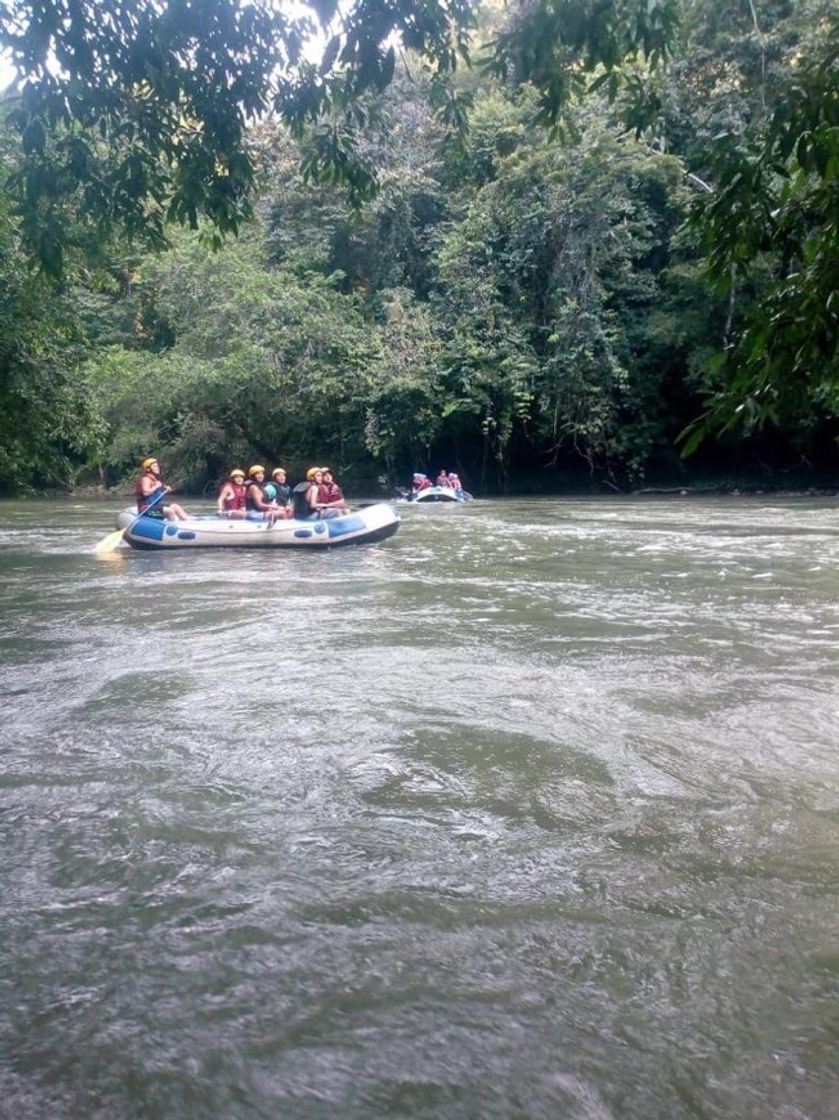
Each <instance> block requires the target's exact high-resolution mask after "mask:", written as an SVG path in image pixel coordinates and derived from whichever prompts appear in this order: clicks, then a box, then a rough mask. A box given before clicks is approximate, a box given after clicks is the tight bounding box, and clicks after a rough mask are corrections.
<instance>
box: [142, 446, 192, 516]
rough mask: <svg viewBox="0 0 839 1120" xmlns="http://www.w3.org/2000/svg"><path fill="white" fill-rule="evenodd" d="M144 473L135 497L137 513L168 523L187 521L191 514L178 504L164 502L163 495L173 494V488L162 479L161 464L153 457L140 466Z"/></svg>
mask: <svg viewBox="0 0 839 1120" xmlns="http://www.w3.org/2000/svg"><path fill="white" fill-rule="evenodd" d="M140 466H141V467H142V470H143V473H142V474H141V475H140V477H139V478H138V479H137V485H136V486H135V487H134V495H135V497H136V499H137V512H138V513H143V514H145V515H146V517H157V518H164V517H165V518H166V520H167V521H186V520H187V518H188V517H189V514H188V513H187V512H186V510H185V509H184V508H183V507H182V506H179V505H178V503H177V502H164V501H163V497H162V495H164V494H171V493H172V487H171V486H168V485H167V484H166V483H165V482H164V481H163V479H162V478H161V477H160V463H158V461H157V459H155V458H154V457H153V456H151V455H150V456H149V457H148V459H144V460H143V461H142V463H141V464H140Z"/></svg>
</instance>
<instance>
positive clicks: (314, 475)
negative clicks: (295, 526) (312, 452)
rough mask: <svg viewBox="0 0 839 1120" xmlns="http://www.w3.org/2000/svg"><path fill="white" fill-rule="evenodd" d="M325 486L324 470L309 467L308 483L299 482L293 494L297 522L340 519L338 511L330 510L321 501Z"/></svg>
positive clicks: (307, 473)
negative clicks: (321, 493)
mask: <svg viewBox="0 0 839 1120" xmlns="http://www.w3.org/2000/svg"><path fill="white" fill-rule="evenodd" d="M322 485H323V469H322V468H321V467H309V469H308V470H307V471H306V481H305V482H298V483H297V485H296V486H295V487H294V489H293V490H292V492H291V498H292V501H293V502H294V516H295V518H296V520H297V521H315V520H316V519H317V518H327V517H339V516H340V514H339V513H338V510H337V509H329V508H328V507H327V506H325V505H324V504H323V502H321V501H320V500H319V498H320V488H321V486H322Z"/></svg>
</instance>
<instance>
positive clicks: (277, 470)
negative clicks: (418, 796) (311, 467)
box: [271, 467, 286, 478]
mask: <svg viewBox="0 0 839 1120" xmlns="http://www.w3.org/2000/svg"><path fill="white" fill-rule="evenodd" d="M285 473H286V469H285V467H274V469H273V470H272V471H271V477H272V478H276V477H277V475H278V474H285Z"/></svg>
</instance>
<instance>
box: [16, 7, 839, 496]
mask: <svg viewBox="0 0 839 1120" xmlns="http://www.w3.org/2000/svg"><path fill="white" fill-rule="evenodd" d="M57 6H58V5H56V7H57ZM216 7H218V10H219V11H221V10H222V9H223V10H236V11H239V14H240V16H241V9H240V8H239V6H238V5H237V4H233V3H232V2H231V0H228V2H227V3H225V4H221V3H219V5H218V6H217V5H215V4H212V5H210V8H211V9H212V10H213V11H216ZM438 7H439V10H440V11H442V12H443V14H444V15H445V17H446V19H448V20H451V21H453V24H454V25H456V26H458V27H459V28H460V29H461V31H460V34H461V36H462V38H461V39H460V40H457V39H456V38H455V39H452V38H451V35H450V34H447V36H445V37H443V38H441V39H439V40H438V39H435V38H434V34H436V32H434V33H432V29H429V30H428V33H427V35H426V37H425V38H423V37H422V36H420V37H419V38H417V37H416V36H415V37H414V40H413V41H411V42H409V46H411V45H412V46H413V48H414V49H413V51H412V50H409V49H406V50H404V51H398V52H396V51H394V50H393V49H392V43H391V41H390V40H387V39H382V40H381V44H380V45H379V40H378V39H376V40H375V42H376V51H377V53H375V55H371V54H369V51H368V54H367V55H365V54H364V50H365V49H366V48H364V47H363V44H364V43H365V42H367V40H366V39H365V37H364V34H362V30H363V29H362V30H359V31H358V34H357V36H356V39H355V40H353V39H352V36H351V35H349V34H346V35H345V38H344V39H342V40H340V41H338V43H337V45H333V43H335V40H327V41H326V45H325V47H324V48H323V50H324V52H325V54H326V56H327V57H326V58H324V59H323V61H322V62H321V64H320V65H319V66H318V65H315V64H313V63H311V62H308V61H306V58H305V57H304V58H303V61H302V62H300V64H299V67H298V70H297V71H296V72H295V73H296V74H297V80H296V83H295V84H294V87H293V88H291V87H290V86H288V85H287V86H286V87H285V88H284V89H282V90H281V93H282V95H283V96H282V98H281V97H280V95H279V94H277V98H278V100H275V102H274V105H273V109H274V111H273V112H272V113H266V112H265V110H266V109H267V108H268V107H269V99H268V93H267V87H265V85H264V82H265V81H266V80H267V79H266V78H265V74H266V72H267V71H269V70H270V65H269V64H270V58H271V56H270V52H269V38H270V35H269V30H270V29H269V28H268V27H267V26H266V27H262V26H261V25H260V26H258V27H256V28H250V29H249V28H248V27H247V26H245V25H243V24H241V22H239V23H236V29H235V35H234V34H233V32H229V34H228V38H227V39H224V25H222V24H219V26H218V27H215V25H213V35H212V36H211V37H210V40H209V46H208V50H210V47H212V48H213V50H216V49H218V50H221V46H220V45H219V44H220V43H221V42H222V40H223V41H224V43H225V44H226V47H227V48H228V49H229V52H230V57H229V58H228V59H227V60H226V64H227V65H229V66H231V67H236V66H238V67H239V70H238V71H237V73H238V74H239V77H240V78H241V82H240V85H239V86H237V87H236V92H235V94H233V93H230V91H229V89H228V88H227V87H226V92H225V93H224V96H223V97H221V99H220V101H219V98H218V90H217V89H216V87H214V86H213V85H212V81H211V78H212V74H213V73H215V72H216V71H214V70H213V66H214V65H215V64H216V63H217V61H218V60H217V59H216V63H214V62H213V60H212V58H210V59H209V61H208V60H207V59H205V60H204V63H203V65H204V66H205V67H206V73H205V72H204V70H202V68H201V66H196V68H195V70H194V71H193V72H191V76H190V73H188V69H189V68H188V67H187V68H186V69H184V68H180V69H179V68H177V67H176V66H175V64H174V62H173V60H174V59H176V57H177V56H176V52H175V48H174V47H163V46H161V45H160V43H159V42H157V40H154V41H155V42H156V43H157V46H156V47H155V49H156V50H158V51H163V54H162V56H161V57H160V58H159V59H158V61H159V62H160V65H162V66H164V69H165V67H166V65H168V66H169V71H167V72H169V80H170V86H171V89H170V94H171V103H170V109H171V112H170V113H169V115H167V116H164V117H163V118H162V120H161V119H158V120H156V122H155V129H156V131H154V130H152V129H151V126H150V125H149V123H148V121H147V120H146V119H145V118H143V119H142V120H140V121H139V122H138V117H137V114H138V112H139V110H138V105H139V106H142V105H143V104H144V101H143V91H144V90H147V89H148V88H149V82H150V79H149V78H148V73H149V72H150V71H149V65H148V63H146V70H145V71H144V73H145V74H146V77H142V75H140V74H134V78H133V85H126V82H127V78H126V75H128V76H130V75H131V74H132V71H131V66H130V65H129V62H131V60H130V59H128V58H127V56H126V58H123V59H122V60H121V61H122V63H123V64H124V65H125V67H126V70H125V71H124V73H123V75H122V77H119V76H116V77H114V78H113V85H112V86H111V87H104V86H103V92H102V94H101V96H102V97H105V93H106V92H107V88H111V90H112V91H113V90H115V89H121V91H122V94H123V95H124V100H123V102H120V103H119V104H116V103H115V102H114V101H111V102H109V103H108V105H104V104H102V105H100V104H97V105H90V104H86V105H83V106H82V108H80V109H79V111H78V113H77V114H76V116H72V115H70V116H67V117H66V118H62V117H61V112H59V111H58V110H57V109H56V103H51V104H52V108H51V109H50V106H49V105H48V104H47V102H44V101H38V99H37V97H36V96H35V92H30V94H29V96H28V98H27V93H26V91H25V90H24V91H23V93H22V94H9V95H7V96H6V98H5V100H4V103H3V108H4V112H3V120H2V125H0V173H2V177H3V181H4V182H5V183H6V189H5V191H4V192H3V194H2V195H0V370H1V371H2V382H0V487H2V489H3V490H5V491H7V492H11V491H19V490H25V489H38V488H43V487H72V486H74V485H79V484H91V483H98V484H101V485H114V484H117V483H118V482H119V481H120V480H121V479H123V478H125V477H126V475H128V474H130V473H131V472H132V471H133V469H134V468H135V466H136V463H137V460H138V459H139V458H140V457H142V456H143V455H145V454H148V453H150V452H151V451H153V452H154V453H155V454H158V455H160V456H161V457H162V458H163V459H164V460H165V462H166V464H167V469H168V473H169V475H170V476H171V477H173V478H175V479H177V480H178V481H179V482H180V483H181V485H183V486H185V487H189V488H192V489H198V490H200V489H201V488H202V487H204V486H205V485H208V484H210V483H212V481H213V480H215V479H216V478H218V477H219V476H220V475H221V474H222V473H223V472H224V471H225V469H227V468H229V466H231V465H232V464H233V463H247V462H249V461H253V460H254V459H259V460H268V461H269V462H271V463H276V462H283V463H285V464H287V465H288V466H289V467H290V468H291V469H292V470H297V469H299V468H300V467H302V466H303V465H304V464H308V462H309V461H310V460H311V459H317V460H323V461H328V462H330V463H331V464H333V465H334V466H335V467H336V469H338V470H339V471H340V472H341V474H342V476H343V477H345V478H349V479H353V478H355V479H357V480H359V481H365V482H370V481H372V480H373V479H375V478H377V477H381V478H384V479H386V480H388V482H389V483H393V482H398V481H402V480H404V478H405V477H406V475H407V474H408V473H409V472H410V471H411V470H413V469H423V468H424V467H432V468H436V467H437V466H440V465H448V466H451V467H453V468H457V469H459V473H460V474H461V475H462V476H463V477H465V478H466V479H467V480H468V482H469V484H470V485H471V486H472V487H474V488H476V489H493V488H494V489H504V488H505V487H510V486H512V487H515V486H517V485H522V484H523V480H528V484H529V485H534V484H536V485H539V486H540V488H543V489H549V488H551V486H552V485H557V484H558V482H559V481H560V480H566V481H567V480H569V479H571V480H576V481H577V482H578V483H579V482H581V481H584V480H586V479H589V480H592V481H593V482H594V484H596V485H607V486H610V487H615V488H618V489H624V488H631V487H638V486H643V485H645V484H647V485H649V484H654V483H661V484H670V483H673V482H676V483H680V482H685V483H689V481H690V479H691V478H695V477H698V476H700V475H702V474H707V473H708V472H717V473H725V472H734V471H737V472H740V473H741V474H742V473H743V472H748V471H761V472H763V476H762V477H763V479H764V482H765V483H766V484H771V482H772V480H773V479H774V480H776V481H781V480H783V479H784V478H786V477H789V473H788V472H795V479H796V482H798V483H800V482H801V481H802V480H806V478H807V477H812V478H813V479H814V480H817V479H819V478H820V477H822V478H823V477H824V476H823V475H820V472H825V471H828V472H829V470H830V467H831V464H832V462H833V461H835V456H836V450H837V448H836V438H837V434H839V349H837V340H839V331H838V330H837V316H838V315H839V294H837V291H836V289H837V287H839V281H838V280H837V277H839V73H838V71H837V53H839V30H838V29H837V24H836V21H835V17H834V16H832V14H831V5H830V4H828V3H823V2H817V0H799V2H792V0H787V2H781V0H771V2H758V0H745V2H743V3H735V4H730V3H723V2H722V0H680V2H678V3H675V2H669V3H661V4H659V3H653V4H651V5H648V4H644V5H635V4H632V3H626V4H617V3H616V4H607V5H598V6H592V5H589V4H585V3H581V2H575V3H569V4H565V5H564V4H562V3H559V2H554V3H539V4H536V5H532V6H528V7H527V8H524V9H518V8H513V9H510V10H508V9H501V8H500V7H494V6H493V5H487V6H485V7H482V8H478V9H475V8H473V7H472V6H470V5H468V4H464V5H462V6H457V5H446V6H445V7H443V6H435V5H433V4H432V5H430V6H429V8H430V9H432V8H433V9H435V10H438ZM144 8H145V5H144V4H142V3H141V2H140V0H137V3H134V4H128V3H127V2H124V3H122V5H121V6H120V10H123V11H125V10H128V9H132V10H143V9H144ZM169 8H170V9H171V11H172V12H174V13H175V14H177V12H178V11H180V6H179V5H177V4H171V5H170V6H169ZM415 8H416V6H415V5H414V6H412V5H411V4H409V3H407V0H406V2H405V3H404V4H402V5H401V6H400V5H396V6H395V7H394V9H393V10H394V11H397V12H399V11H402V12H403V14H408V13H410V12H411V11H412V10H413V9H415ZM636 8H637V10H638V11H641V10H642V9H643V10H644V11H649V12H651V13H653V14H656V15H657V22H655V23H654V25H650V26H647V27H644V26H641V25H640V24H639V23H638V22H637V19H636V17H637V11H636ZM371 10H372V9H371ZM371 10H366V9H365V10H362V6H360V5H359V6H358V7H357V8H354V9H353V11H354V12H355V13H356V14H357V15H358V18H359V19H361V18H362V17H363V18H372V17H371V15H370V11H371ZM255 11H258V12H261V11H262V9H261V8H260V7H259V6H257V8H256V9H255ZM365 11H366V15H365ZM604 11H609V12H611V13H612V17H613V21H614V22H613V23H612V24H609V26H608V27H606V26H602V25H601V24H599V23H598V19H600V18H601V16H602V13H603V12H604ZM598 12H599V13H600V15H599V16H598V14H597V13H598ZM358 13H360V14H358ZM326 17H327V19H328V18H330V13H329V12H327V13H326ZM172 18H174V16H173V17H172ZM575 20H576V22H575ZM633 20H635V22H632V21H633ZM621 21H623V22H621ZM406 26H413V25H412V24H410V21H409V23H408V24H406ZM448 26H449V29H450V28H451V26H452V25H451V24H449V25H448ZM9 27H10V23H9V24H7V25H6V27H5V31H4V41H5V42H6V43H7V44H8V42H9V35H10V31H9ZM358 27H359V28H361V25H360V24H359V25H358ZM615 28H618V29H620V28H622V29H623V30H622V33H621V35H616V34H615V33H613V32H614V31H615ZM628 29H631V34H630V30H628ZM369 30H370V28H369V25H368V31H369ZM182 33H183V35H184V37H185V40H186V41H189V42H194V41H197V42H200V36H199V37H198V38H197V39H195V38H194V36H195V29H193V28H191V27H189V26H185V27H183V28H182ZM283 34H284V36H285V38H284V39H283V42H284V44H285V46H284V48H283V49H284V50H286V51H287V52H291V54H289V58H291V57H292V55H293V49H292V47H293V44H294V42H295V41H296V40H295V35H297V34H298V32H296V31H295V30H294V28H293V27H292V25H291V24H288V23H286V24H285V25H284V31H283ZM301 34H302V33H301ZM370 34H372V32H370ZM216 37H218V41H217V38H216ZM374 38H375V37H374ZM150 42H152V39H149V43H150ZM352 43H354V44H355V45H354V46H353V48H352V50H349V48H347V49H348V51H349V53H346V54H345V55H343V54H342V51H343V50H344V46H343V44H352ZM290 44H291V45H290ZM100 46H101V45H100ZM65 47H66V44H65ZM467 47H468V50H467ZM639 48H641V49H640V53H639ZM74 49H75V50H76V54H75V55H73V54H72V52H70V53H69V54H68V55H67V59H68V62H67V65H68V66H71V65H72V64H73V63H74V60H76V59H77V57H78V54H79V51H80V49H81V48H80V47H79V45H78V44H76V47H75V48H74ZM92 49H93V50H95V49H97V45H96V44H95V43H94V44H93V47H92ZM67 50H68V51H69V47H67ZM450 50H453V52H454V53H453V54H452V55H451V57H447V52H449V51H450ZM249 51H250V53H248V52H249ZM353 51H355V54H353ZM199 53H200V52H199ZM210 53H212V51H211V52H210ZM330 53H331V55H332V57H331V58H330V57H329V56H330ZM467 53H468V54H469V56H470V58H471V61H472V65H471V66H467V65H465V56H466V54H467ZM455 56H458V60H459V65H457V66H456V67H455V65H454V63H455V60H456V59H455ZM665 56H666V61H667V65H666V67H663V66H662V65H661V64H662V63H663V61H664V60H665ZM190 57H192V56H190ZM373 57H375V59H376V63H375V65H373V63H372V62H371V61H370V59H371V58H373ZM133 58H134V55H133V54H132V55H131V59H133ZM365 59H367V63H366V65H367V70H366V71H365V69H364V66H365ZM18 61H19V62H20V54H18ZM119 62H120V59H119V58H118V57H115V58H111V65H112V66H113V67H116V66H117V64H118V63H119ZM286 62H287V63H288V58H287V59H286ZM30 65H31V66H33V67H34V63H31V62H30ZM131 65H134V63H133V62H131ZM289 65H290V63H289ZM371 67H372V69H371ZM33 72H34V70H33ZM230 72H231V73H232V72H234V71H233V70H231V71H230ZM288 72H289V71H288V70H287V71H286V73H288ZM304 79H305V80H304ZM202 80H204V81H206V83H208V84H207V85H206V87H205V88H203V89H202V88H201V86H200V83H201V81H202ZM144 83H146V84H145V85H144ZM151 86H152V89H153V88H154V87H153V83H151ZM84 88H85V89H86V90H88V92H89V91H90V88H91V87H90V85H88V86H85V87H84ZM33 90H34V86H33ZM214 90H215V95H216V107H217V108H218V106H219V105H220V106H221V109H220V110H219V112H221V110H222V109H223V110H224V112H221V115H220V116H217V117H214V118H213V119H214V120H215V123H216V126H217V128H216V132H213V133H212V134H210V133H208V132H207V130H206V129H205V130H204V131H203V132H200V140H199V139H198V138H197V137H198V134H199V131H200V130H196V135H194V136H193V137H192V141H191V143H192V148H190V145H189V144H188V143H187V142H186V141H185V140H184V135H185V134H187V133H188V132H189V129H188V121H189V120H190V119H192V118H198V117H201V119H203V120H206V119H207V118H208V117H212V112H211V110H210V109H209V108H208V105H207V104H205V103H204V101H202V98H204V99H205V100H206V98H207V97H210V96H211V94H212V93H213V91H214ZM208 91H209V92H208ZM52 93H53V95H54V96H55V97H58V94H57V93H56V90H55V89H54V88H53V90H52ZM41 94H42V95H43V91H41ZM129 94H131V95H132V97H133V100H132V99H131V98H129V97H128V95H129ZM304 95H305V96H308V97H309V99H310V100H309V102H307V104H309V105H310V108H311V111H309V110H308V109H307V110H306V111H305V112H303V111H302V109H301V104H302V101H301V99H304V100H305V97H304ZM97 96H99V94H97ZM61 97H64V98H65V100H66V90H65V91H63V92H62V93H61ZM61 97H58V100H59V101H61ZM248 97H250V101H248V112H247V113H245V114H243V113H242V112H241V104H242V99H243V98H245V99H246V100H247V98H248ZM283 98H284V99H283ZM148 99H152V100H153V97H152V94H148V95H147V100H148ZM312 99H314V100H312ZM81 100H82V99H81V98H80V104H81ZM63 103H64V102H62V104H63ZM155 104H157V102H155ZM115 105H116V107H115ZM45 106H46V107H45ZM50 112H52V114H53V115H52V117H51V116H50ZM97 114H98V115H97ZM120 114H121V115H120ZM225 114H227V115H225ZM105 117H107V122H108V123H107V128H106V127H105V126H104V125H103V126H102V128H101V129H100V132H99V133H97V132H96V130H95V127H94V126H95V125H96V124H97V122H100V123H101V121H102V120H103V119H105ZM117 123H119V125H120V127H121V128H122V130H123V131H122V132H121V133H119V134H118V135H117V134H116V133H113V134H112V132H113V130H114V129H116V126H117ZM144 127H146V132H143V128H144ZM109 129H111V130H112V132H109V131H108V130H109ZM167 130H168V131H167ZM141 133H142V138H143V146H142V153H143V154H142V156H140V155H138V154H137V151H136V150H134V149H133V148H132V144H133V142H134V140H135V139H136V137H137V135H139V134H141ZM176 134H177V137H176ZM152 136H153V137H154V138H156V142H157V143H156V146H155V144H152V143H151V142H150V141H149V137H152ZM178 145H181V148H180V149H178V151H175V148H177V146H178ZM225 145H227V146H225ZM193 149H194V150H193ZM74 160H75V163H74V162H73V161H74ZM202 161H203V162H202ZM207 161H209V164H208V162H207ZM208 168H209V169H208ZM132 169H133V170H132ZM132 174H133V175H134V178H133V179H132V178H131V176H132ZM190 176H191V177H190ZM179 220H182V222H183V224H182V225H179V224H178V221H179ZM190 227H194V228H190ZM234 234H236V236H233V235H234ZM685 452H687V453H689V456H688V458H684V457H683V455H684V453H685ZM785 472H787V473H785Z"/></svg>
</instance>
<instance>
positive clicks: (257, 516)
mask: <svg viewBox="0 0 839 1120" xmlns="http://www.w3.org/2000/svg"><path fill="white" fill-rule="evenodd" d="M264 487H265V467H263V466H260V464H259V463H254V465H253V466H252V467H251V468H250V470H249V471H248V481H247V482H246V483H245V517H246V518H247V520H248V521H276V520H277V518H284V517H285V510H282V509H280V508H279V506H278V505H276V503H274V502H270V501H269V500H268V497H267V496H266V494H265V489H264Z"/></svg>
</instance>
